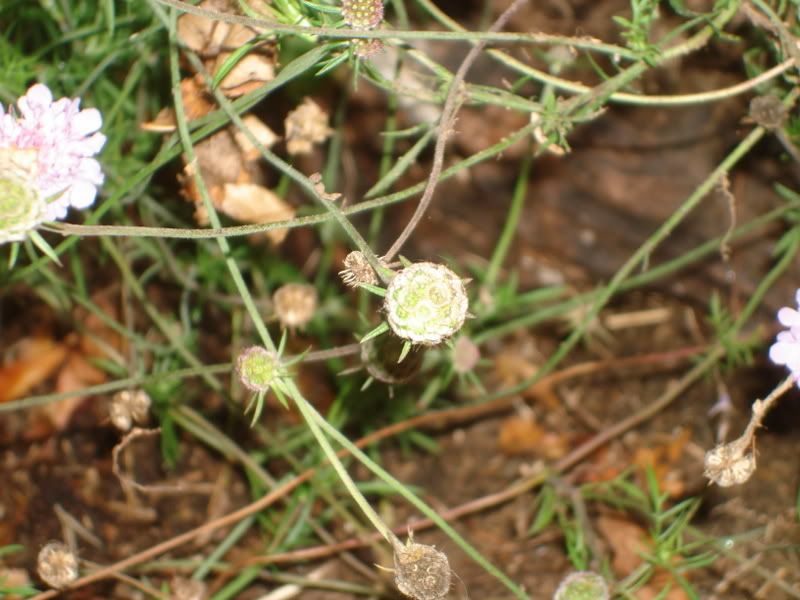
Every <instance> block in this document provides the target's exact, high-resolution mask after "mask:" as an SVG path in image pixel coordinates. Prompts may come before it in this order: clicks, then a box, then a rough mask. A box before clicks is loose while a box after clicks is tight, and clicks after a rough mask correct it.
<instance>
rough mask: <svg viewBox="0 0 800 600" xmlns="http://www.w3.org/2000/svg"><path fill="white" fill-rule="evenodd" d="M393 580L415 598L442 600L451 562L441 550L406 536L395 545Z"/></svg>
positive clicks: (448, 583)
mask: <svg viewBox="0 0 800 600" xmlns="http://www.w3.org/2000/svg"><path fill="white" fill-rule="evenodd" d="M394 582H395V584H396V585H397V589H399V590H400V591H401V592H402V593H403V594H405V595H406V596H408V597H409V598H413V599H414V600H441V599H442V598H444V597H446V596H447V593H448V592H449V591H450V563H449V562H448V560H447V556H446V555H445V553H444V552H439V551H438V550H437V549H436V548H434V547H433V546H427V545H425V544H416V543H414V542H412V541H410V540H409V541H408V543H407V544H406V545H405V546H400V547H399V548H396V549H395V554H394Z"/></svg>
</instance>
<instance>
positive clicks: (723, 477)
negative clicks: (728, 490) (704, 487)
mask: <svg viewBox="0 0 800 600" xmlns="http://www.w3.org/2000/svg"><path fill="white" fill-rule="evenodd" d="M755 470H756V457H755V454H754V453H753V452H744V451H743V448H742V444H741V439H738V440H734V441H733V442H730V443H728V444H720V445H719V446H717V447H715V448H712V449H711V450H709V451H708V452H706V456H705V470H704V472H703V474H704V475H705V476H706V477H708V478H709V479H710V480H711V481H713V482H714V483H716V484H717V485H718V486H720V487H730V486H732V485H738V484H740V483H744V482H745V481H747V480H748V479H750V477H751V476H752V475H753V473H754V472H755Z"/></svg>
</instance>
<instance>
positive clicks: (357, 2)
mask: <svg viewBox="0 0 800 600" xmlns="http://www.w3.org/2000/svg"><path fill="white" fill-rule="evenodd" d="M342 18H343V19H344V22H345V23H346V24H347V25H349V26H350V27H352V28H353V29H375V28H376V27H377V26H378V25H380V24H381V21H383V0H342Z"/></svg>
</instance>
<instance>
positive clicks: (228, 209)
mask: <svg viewBox="0 0 800 600" xmlns="http://www.w3.org/2000/svg"><path fill="white" fill-rule="evenodd" d="M219 210H220V211H222V212H224V213H225V214H226V215H228V216H229V217H232V218H234V219H236V220H237V221H244V222H245V223H273V222H275V221H285V220H288V219H292V218H294V214H295V210H294V208H293V207H292V206H291V205H290V204H288V203H287V202H286V201H284V200H283V198H281V197H280V196H278V195H277V194H276V193H275V192H273V191H271V190H268V189H267V188H265V187H262V186H260V185H256V184H254V183H227V184H225V186H224V194H223V198H222V202H221V204H220V206H219ZM287 233H289V230H288V229H273V230H271V231H268V232H266V235H267V237H268V238H269V239H270V241H271V242H272V243H273V244H275V245H278V244H280V243H281V242H282V241H283V240H284V238H285V237H286V234H287Z"/></svg>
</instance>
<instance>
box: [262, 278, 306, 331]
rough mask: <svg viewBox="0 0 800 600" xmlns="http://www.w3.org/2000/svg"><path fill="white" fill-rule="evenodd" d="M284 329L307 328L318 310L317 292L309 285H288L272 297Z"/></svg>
mask: <svg viewBox="0 0 800 600" xmlns="http://www.w3.org/2000/svg"><path fill="white" fill-rule="evenodd" d="M272 303H273V305H274V307H275V314H276V315H277V316H278V320H279V321H280V322H281V326H282V327H288V328H290V329H294V328H295V327H305V326H306V325H308V322H309V321H311V318H312V317H313V316H314V312H315V311H316V310H317V290H316V289H315V288H314V286H313V285H308V284H307V283H287V284H285V285H282V286H281V287H279V288H278V290H277V291H276V292H275V293H274V294H273V295H272Z"/></svg>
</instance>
